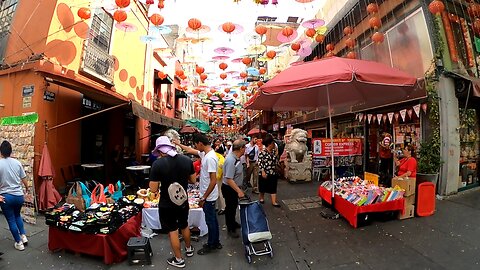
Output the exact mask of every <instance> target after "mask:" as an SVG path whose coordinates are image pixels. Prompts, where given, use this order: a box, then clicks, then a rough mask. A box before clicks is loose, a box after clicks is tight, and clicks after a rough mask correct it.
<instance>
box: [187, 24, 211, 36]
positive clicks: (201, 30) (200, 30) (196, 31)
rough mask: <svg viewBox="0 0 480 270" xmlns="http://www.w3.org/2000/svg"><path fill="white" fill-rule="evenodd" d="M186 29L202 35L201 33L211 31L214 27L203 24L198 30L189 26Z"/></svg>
mask: <svg viewBox="0 0 480 270" xmlns="http://www.w3.org/2000/svg"><path fill="white" fill-rule="evenodd" d="M185 30H186V31H187V32H188V33H193V34H197V35H201V34H206V33H208V32H210V30H212V29H211V28H210V26H208V25H202V26H201V27H200V28H198V29H197V30H194V29H192V28H190V27H187V28H186V29H185Z"/></svg>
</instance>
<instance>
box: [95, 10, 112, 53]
mask: <svg viewBox="0 0 480 270" xmlns="http://www.w3.org/2000/svg"><path fill="white" fill-rule="evenodd" d="M112 28H113V18H112V17H111V16H110V15H109V14H108V13H107V12H105V10H103V9H100V8H99V9H97V10H96V11H95V14H94V15H93V20H92V26H91V28H90V40H92V41H93V42H94V43H95V44H96V45H97V46H98V47H99V48H100V49H102V50H103V51H105V52H107V53H108V52H109V49H110V39H111V37H112Z"/></svg>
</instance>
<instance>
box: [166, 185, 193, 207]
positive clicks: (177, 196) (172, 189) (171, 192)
mask: <svg viewBox="0 0 480 270" xmlns="http://www.w3.org/2000/svg"><path fill="white" fill-rule="evenodd" d="M168 196H169V197H170V200H171V201H172V202H173V203H174V204H176V205H178V206H181V205H182V204H183V203H184V202H186V201H187V199H188V196H187V192H185V189H184V188H183V187H182V185H180V184H179V183H178V182H173V183H171V184H170V186H168Z"/></svg>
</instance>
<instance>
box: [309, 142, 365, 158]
mask: <svg viewBox="0 0 480 270" xmlns="http://www.w3.org/2000/svg"><path fill="white" fill-rule="evenodd" d="M312 144H313V156H316V157H328V156H330V155H331V152H330V149H331V141H330V139H328V138H322V139H319V138H315V139H312ZM362 145H363V143H362V139H359V138H338V139H333V155H334V156H336V157H339V156H356V155H362Z"/></svg>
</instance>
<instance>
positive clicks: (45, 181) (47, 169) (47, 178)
mask: <svg viewBox="0 0 480 270" xmlns="http://www.w3.org/2000/svg"><path fill="white" fill-rule="evenodd" d="M38 176H40V177H41V179H42V182H41V183H40V189H39V193H38V197H39V203H38V204H39V206H38V208H39V209H40V210H47V209H49V208H52V207H54V206H55V205H56V204H57V203H58V202H59V201H60V200H61V199H62V196H60V194H59V193H58V191H57V190H56V189H55V186H54V185H53V177H55V169H54V168H53V165H52V160H51V159H50V153H49V152H48V147H47V144H46V143H45V144H44V145H43V150H42V158H41V159H40V166H39V168H38Z"/></svg>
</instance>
